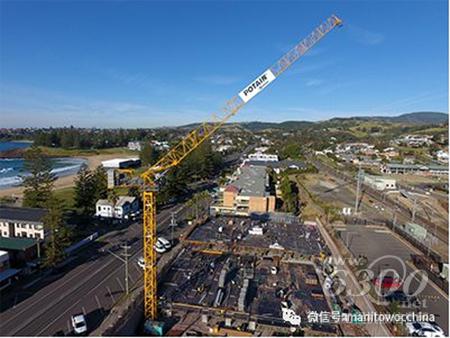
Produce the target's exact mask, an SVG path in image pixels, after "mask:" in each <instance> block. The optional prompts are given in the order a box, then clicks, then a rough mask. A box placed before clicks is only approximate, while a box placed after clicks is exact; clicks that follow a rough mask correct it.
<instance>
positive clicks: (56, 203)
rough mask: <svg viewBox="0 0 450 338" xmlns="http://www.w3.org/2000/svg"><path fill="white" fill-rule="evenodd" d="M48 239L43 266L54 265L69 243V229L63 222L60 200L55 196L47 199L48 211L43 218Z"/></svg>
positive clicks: (61, 256)
mask: <svg viewBox="0 0 450 338" xmlns="http://www.w3.org/2000/svg"><path fill="white" fill-rule="evenodd" d="M43 223H44V227H45V229H47V231H48V232H49V236H50V238H49V240H48V242H47V245H46V248H45V256H44V262H43V264H44V266H46V267H54V266H56V265H57V264H58V263H59V262H61V261H62V260H63V259H64V257H65V253H64V249H65V248H66V247H67V246H68V245H69V244H70V237H71V234H70V231H69V229H68V228H67V227H66V226H65V224H64V219H63V207H62V202H61V201H60V200H58V199H56V198H52V199H50V200H49V201H48V213H47V214H46V215H45V216H44V218H43Z"/></svg>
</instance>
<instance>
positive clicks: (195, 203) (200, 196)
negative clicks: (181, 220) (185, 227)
mask: <svg viewBox="0 0 450 338" xmlns="http://www.w3.org/2000/svg"><path fill="white" fill-rule="evenodd" d="M208 199H209V194H208V192H207V191H201V192H198V193H196V194H194V196H192V198H191V199H190V200H189V201H188V203H187V205H188V207H189V208H194V211H195V219H198V218H199V211H200V207H201V206H202V204H203V205H205V206H207V201H208Z"/></svg>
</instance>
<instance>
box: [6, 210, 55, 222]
mask: <svg viewBox="0 0 450 338" xmlns="http://www.w3.org/2000/svg"><path fill="white" fill-rule="evenodd" d="M46 214H47V209H39V208H14V207H0V219H4V220H11V221H28V222H42V218H43V217H44V216H45V215H46Z"/></svg>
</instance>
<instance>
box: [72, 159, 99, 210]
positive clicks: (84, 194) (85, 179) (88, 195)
mask: <svg viewBox="0 0 450 338" xmlns="http://www.w3.org/2000/svg"><path fill="white" fill-rule="evenodd" d="M93 183H95V182H94V176H93V174H92V172H91V171H90V170H89V168H88V166H87V165H86V164H83V165H82V166H81V167H80V170H79V171H78V175H77V177H76V179H75V207H77V208H79V209H81V210H82V213H83V214H84V215H88V214H91V213H92V212H93V210H94V207H95V202H96V201H95V189H96V187H95V184H93Z"/></svg>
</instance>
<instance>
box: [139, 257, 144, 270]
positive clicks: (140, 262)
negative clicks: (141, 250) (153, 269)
mask: <svg viewBox="0 0 450 338" xmlns="http://www.w3.org/2000/svg"><path fill="white" fill-rule="evenodd" d="M137 265H138V266H139V267H140V268H141V269H145V261H144V257H142V256H141V257H139V258H138V259H137Z"/></svg>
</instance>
